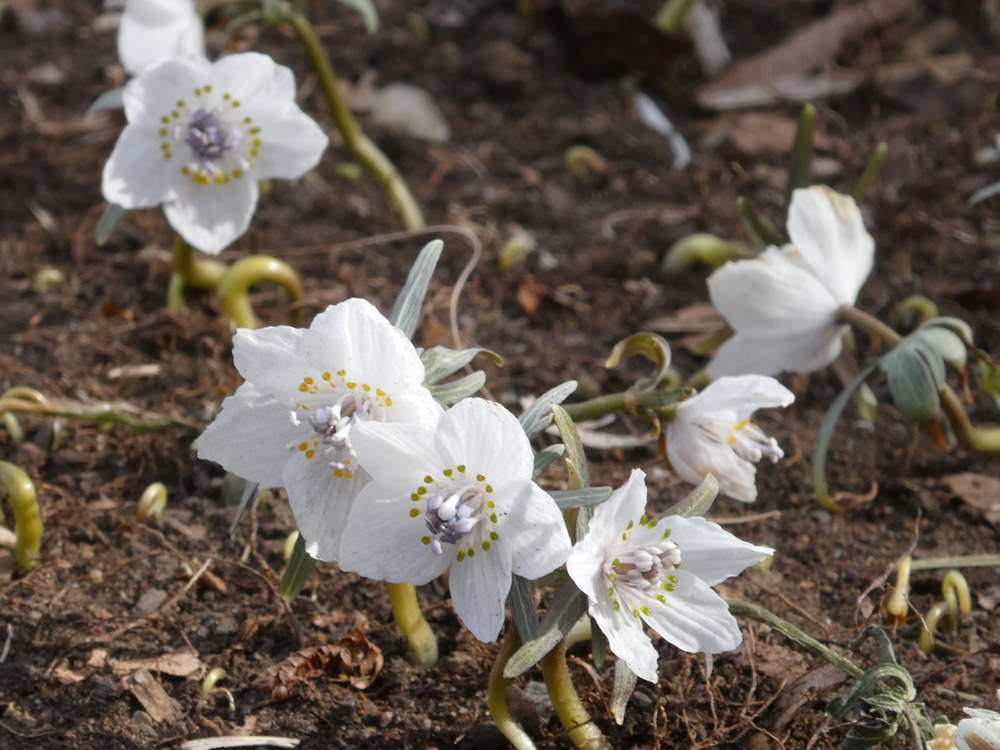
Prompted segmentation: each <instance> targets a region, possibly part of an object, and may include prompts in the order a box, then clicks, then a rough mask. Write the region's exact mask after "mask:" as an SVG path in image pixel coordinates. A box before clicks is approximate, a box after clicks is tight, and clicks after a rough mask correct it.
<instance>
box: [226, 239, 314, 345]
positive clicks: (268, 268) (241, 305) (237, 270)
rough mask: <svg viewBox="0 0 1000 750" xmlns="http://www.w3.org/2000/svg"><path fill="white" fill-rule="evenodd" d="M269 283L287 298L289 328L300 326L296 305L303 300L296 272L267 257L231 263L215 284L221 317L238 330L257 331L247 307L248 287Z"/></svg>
mask: <svg viewBox="0 0 1000 750" xmlns="http://www.w3.org/2000/svg"><path fill="white" fill-rule="evenodd" d="M262 281H270V282H273V283H275V284H277V285H278V286H280V287H281V288H282V289H284V290H285V293H286V294H287V295H288V301H289V303H290V304H291V305H292V312H291V319H292V325H295V326H297V325H299V324H300V323H301V322H302V311H301V309H299V308H298V307H297V303H298V302H300V301H301V300H302V282H301V281H300V280H299V276H298V274H297V273H295V271H294V270H293V269H292V267H291V266H289V265H288V264H287V263H285V262H284V261H283V260H278V259H277V258H273V257H271V256H269V255H253V256H250V257H249V258H243V259H242V260H238V261H236V262H235V263H233V264H232V265H231V266H230V267H229V268H228V269H226V271H225V273H223V274H222V276H221V278H219V280H218V282H217V284H216V292H217V293H218V295H219V303H220V304H221V306H222V314H223V315H225V316H226V318H227V319H228V320H230V321H231V322H232V323H233V324H235V325H236V326H237V327H238V328H256V327H257V317H256V316H255V315H254V313H253V307H251V305H250V298H249V295H248V292H249V291H250V287H252V286H253V285H254V284H258V283H260V282H262Z"/></svg>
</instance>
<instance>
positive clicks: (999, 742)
mask: <svg viewBox="0 0 1000 750" xmlns="http://www.w3.org/2000/svg"><path fill="white" fill-rule="evenodd" d="M965 713H967V714H968V715H969V718H968V719H962V720H961V721H960V722H958V729H957V730H956V731H955V747H957V748H958V750H1000V714H998V713H997V712H996V711H988V710H986V709H984V708H967V709H965Z"/></svg>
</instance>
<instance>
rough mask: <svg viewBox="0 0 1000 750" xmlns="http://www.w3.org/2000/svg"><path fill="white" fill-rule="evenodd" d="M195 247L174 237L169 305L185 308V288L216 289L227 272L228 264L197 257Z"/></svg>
mask: <svg viewBox="0 0 1000 750" xmlns="http://www.w3.org/2000/svg"><path fill="white" fill-rule="evenodd" d="M194 253H195V251H194V248H193V247H191V246H190V245H189V244H188V243H187V242H185V241H184V239H183V238H182V237H181V236H180V235H177V236H175V237H174V257H173V274H172V275H171V276H170V285H169V286H168V287H167V307H169V308H170V309H171V310H183V309H184V289H185V288H187V287H189V286H193V287H198V288H200V289H214V288H215V287H216V285H217V284H218V283H219V280H220V279H221V278H222V275H223V274H224V273H225V272H226V264H225V263H223V262H221V261H218V260H213V259H211V258H196V257H195V254H194Z"/></svg>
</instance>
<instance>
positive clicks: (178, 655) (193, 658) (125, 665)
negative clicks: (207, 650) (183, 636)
mask: <svg viewBox="0 0 1000 750" xmlns="http://www.w3.org/2000/svg"><path fill="white" fill-rule="evenodd" d="M111 668H112V669H113V670H114V671H115V672H118V673H120V674H129V673H131V672H134V671H135V670H137V669H148V670H150V671H152V672H162V673H163V674H169V675H172V676H174V677H191V678H197V677H200V676H201V673H202V671H203V670H204V669H205V663H204V662H203V661H202V660H201V659H199V658H198V655H197V654H196V653H195V652H193V651H191V650H190V649H189V648H187V647H185V648H179V649H177V650H176V651H172V652H170V653H169V654H163V655H162V656H155V657H152V658H149V659H122V660H121V661H114V662H112V663H111Z"/></svg>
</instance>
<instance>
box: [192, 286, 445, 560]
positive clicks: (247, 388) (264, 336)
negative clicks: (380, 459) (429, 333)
mask: <svg viewBox="0 0 1000 750" xmlns="http://www.w3.org/2000/svg"><path fill="white" fill-rule="evenodd" d="M233 360H234V362H235V364H236V369H237V370H239V372H240V374H241V375H242V376H243V377H244V379H245V380H246V382H245V383H244V384H243V385H241V386H240V387H239V388H238V389H237V391H236V394H235V395H233V396H230V397H229V398H227V399H226V400H225V401H224V402H223V403H222V413H221V414H219V416H218V417H216V419H215V421H214V422H213V423H212V424H210V425H209V426H208V428H207V429H206V430H205V432H204V433H203V434H202V435H201V437H200V438H198V456H199V457H201V458H207V459H209V460H211V461H215V462H216V463H219V464H222V466H223V467H225V468H226V469H228V470H229V471H231V472H233V473H234V474H236V475H238V476H240V477H243V478H244V479H248V480H250V481H252V482H257V483H259V484H261V485H263V486H264V487H284V488H285V489H286V490H287V492H288V499H289V502H290V503H291V506H292V511H293V512H294V513H295V520H296V521H297V522H298V524H299V530H300V532H301V534H302V537H303V538H304V539H305V540H306V551H307V552H308V553H309V554H310V555H312V556H313V557H318V558H319V559H321V560H330V561H335V560H336V559H337V555H338V553H339V551H340V538H341V534H342V532H343V528H344V524H345V523H346V521H347V514H348V511H349V510H350V506H351V503H352V502H353V500H354V498H355V497H356V496H357V494H358V493H359V492H360V491H361V488H362V487H363V486H364V485H365V483H366V482H367V481H368V475H367V474H366V473H365V472H364V470H363V469H361V468H360V467H359V466H358V461H357V456H356V451H355V448H354V445H353V440H352V438H353V433H354V431H355V430H356V429H357V427H358V426H359V425H361V424H365V423H367V422H405V423H414V424H421V425H427V426H431V425H434V424H435V423H436V422H437V420H438V418H439V417H440V415H441V413H442V409H441V407H440V406H438V404H437V403H436V402H435V401H434V399H433V398H432V397H431V394H430V392H429V391H428V390H427V389H426V388H425V387H424V386H423V385H422V383H423V379H424V366H423V364H422V363H421V361H420V357H419V356H418V355H417V352H416V350H415V349H414V348H413V344H411V343H410V341H409V339H407V338H406V336H405V335H404V334H403V332H402V331H400V330H399V329H398V328H395V327H394V326H392V325H391V324H390V323H389V321H387V320H386V319H385V318H383V317H382V315H381V314H380V313H379V312H378V311H377V310H376V309H375V307H374V306H373V305H372V304H371V303H369V302H366V301H365V300H361V299H350V300H347V301H346V302H342V303H340V304H339V305H334V306H331V307H329V308H327V309H326V311H325V312H323V313H320V314H319V315H317V316H316V319H315V320H313V322H312V325H311V326H310V327H309V328H308V329H301V328H290V327H288V326H274V327H270V328H262V329H260V330H257V331H251V330H248V329H240V330H238V331H237V332H236V336H235V337H234V338H233Z"/></svg>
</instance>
